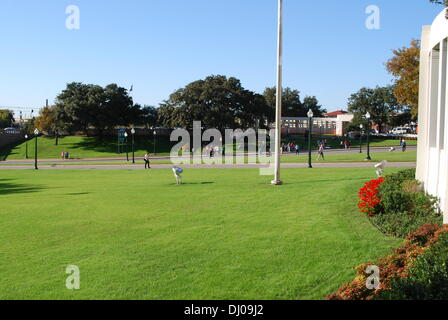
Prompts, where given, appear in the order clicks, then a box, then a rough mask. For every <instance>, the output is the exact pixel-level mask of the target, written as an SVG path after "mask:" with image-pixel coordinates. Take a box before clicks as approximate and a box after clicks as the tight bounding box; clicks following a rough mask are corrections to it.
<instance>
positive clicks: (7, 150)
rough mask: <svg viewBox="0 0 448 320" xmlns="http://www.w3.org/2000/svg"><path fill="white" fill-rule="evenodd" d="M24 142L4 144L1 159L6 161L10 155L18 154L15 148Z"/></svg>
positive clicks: (0, 149) (0, 154) (0, 151)
mask: <svg viewBox="0 0 448 320" xmlns="http://www.w3.org/2000/svg"><path fill="white" fill-rule="evenodd" d="M22 143H23V142H22V141H20V142H16V143H13V144H10V145H7V146H3V147H1V148H0V161H5V160H7V159H8V157H9V156H12V155H15V154H18V153H17V152H14V149H16V148H17V147H18V146H20V145H21V144H22Z"/></svg>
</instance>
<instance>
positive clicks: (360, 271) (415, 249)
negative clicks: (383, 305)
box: [327, 225, 448, 300]
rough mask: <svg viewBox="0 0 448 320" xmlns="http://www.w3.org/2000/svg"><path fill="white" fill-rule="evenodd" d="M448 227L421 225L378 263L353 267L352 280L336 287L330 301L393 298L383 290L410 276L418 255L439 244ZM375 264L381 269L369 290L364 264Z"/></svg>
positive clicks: (328, 297)
mask: <svg viewBox="0 0 448 320" xmlns="http://www.w3.org/2000/svg"><path fill="white" fill-rule="evenodd" d="M447 232H448V228H447V227H440V226H439V225H423V226H421V227H420V228H419V229H418V230H416V231H414V232H411V233H410V234H409V235H408V236H407V238H406V240H405V241H404V243H403V246H401V247H400V248H398V249H395V250H394V252H393V253H392V254H389V255H387V256H385V257H383V258H381V259H379V261H377V262H369V263H367V264H364V265H361V266H359V267H357V268H356V277H355V279H354V280H353V281H352V282H350V283H347V284H345V285H343V286H342V287H340V288H339V290H338V291H337V292H335V293H333V294H331V295H329V296H327V299H329V300H374V299H379V298H384V299H389V298H391V299H392V296H390V297H389V296H387V295H386V293H385V292H386V291H389V290H391V288H392V287H391V284H392V283H395V281H396V280H397V279H402V278H405V277H407V276H408V275H409V270H411V268H412V267H413V266H414V264H415V261H416V260H417V259H418V257H421V256H422V255H424V254H425V252H427V251H426V250H428V248H429V247H431V246H432V245H434V244H436V243H438V241H439V239H440V238H441V237H442V236H444V235H446V234H447ZM371 265H376V266H378V268H379V269H380V282H381V283H380V286H379V287H378V288H377V289H368V288H367V286H366V281H367V279H368V277H369V276H370V274H368V273H367V272H366V270H367V267H368V266H371Z"/></svg>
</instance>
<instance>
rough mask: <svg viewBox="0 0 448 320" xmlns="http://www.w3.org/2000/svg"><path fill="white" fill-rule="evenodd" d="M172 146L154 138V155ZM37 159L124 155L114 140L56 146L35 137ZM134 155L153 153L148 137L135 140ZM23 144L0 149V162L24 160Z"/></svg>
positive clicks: (31, 148) (66, 141)
mask: <svg viewBox="0 0 448 320" xmlns="http://www.w3.org/2000/svg"><path fill="white" fill-rule="evenodd" d="M171 145H172V143H170V142H169V137H158V138H157V140H156V153H157V154H158V155H169V152H170V149H171ZM37 150H38V157H39V158H41V159H58V158H61V152H69V156H70V158H72V159H86V158H110V157H120V156H126V153H125V150H126V149H125V147H123V148H122V150H123V151H124V152H121V153H120V154H119V153H118V145H117V139H115V138H104V139H102V140H100V139H98V138H94V137H78V136H68V137H63V138H60V139H59V142H58V145H56V144H55V139H54V138H51V137H39V138H38V148H37ZM34 152H35V140H34V139H31V140H29V141H28V157H29V158H34ZM128 152H129V154H130V156H132V144H131V138H128ZM134 152H135V153H136V154H138V155H141V156H143V155H144V154H145V153H149V154H151V155H152V154H153V153H154V140H153V139H152V137H135V145H134ZM25 156H26V143H25V142H24V143H20V144H18V145H14V146H9V147H3V148H1V149H0V159H1V160H17V159H25Z"/></svg>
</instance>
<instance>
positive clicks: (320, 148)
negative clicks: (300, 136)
mask: <svg viewBox="0 0 448 320" xmlns="http://www.w3.org/2000/svg"><path fill="white" fill-rule="evenodd" d="M324 150H325V148H324V144H323V143H322V144H321V145H320V146H319V155H318V156H317V161H319V160H320V159H322V160H325V155H324Z"/></svg>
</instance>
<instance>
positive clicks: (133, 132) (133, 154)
mask: <svg viewBox="0 0 448 320" xmlns="http://www.w3.org/2000/svg"><path fill="white" fill-rule="evenodd" d="M131 133H132V163H135V153H134V135H135V129H134V128H132V129H131Z"/></svg>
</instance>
